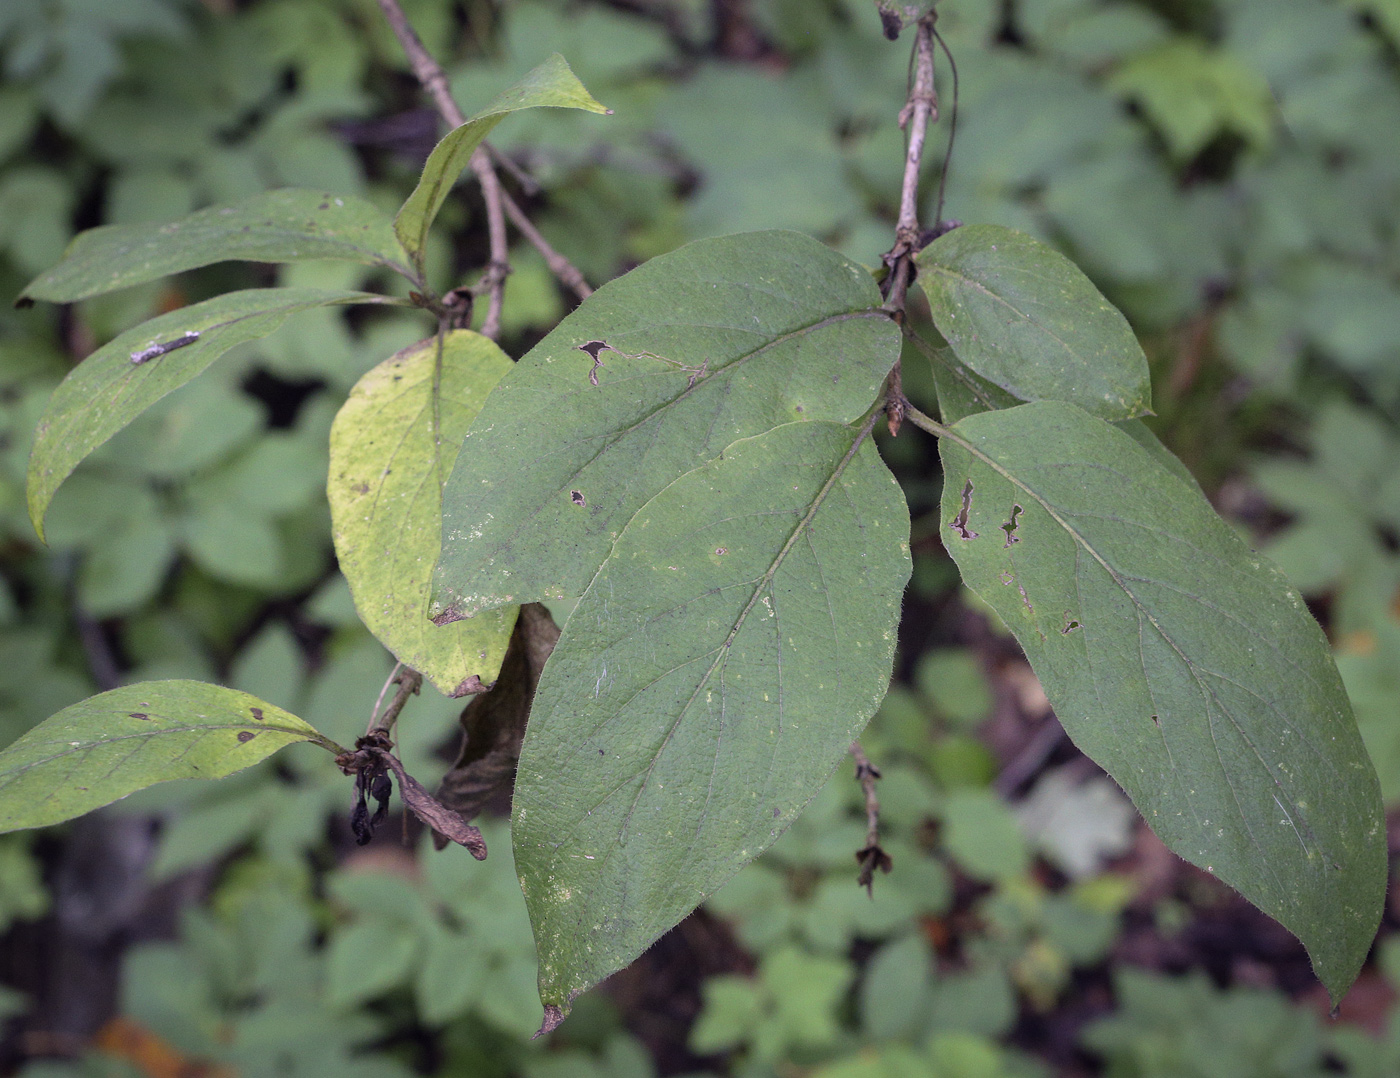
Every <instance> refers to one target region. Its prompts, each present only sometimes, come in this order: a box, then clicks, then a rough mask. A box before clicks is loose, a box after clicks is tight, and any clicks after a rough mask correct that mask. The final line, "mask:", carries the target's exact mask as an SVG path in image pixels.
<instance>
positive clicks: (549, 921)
mask: <svg viewBox="0 0 1400 1078" xmlns="http://www.w3.org/2000/svg"><path fill="white" fill-rule="evenodd" d="M865 429H866V430H868V425H867V427H866V428H865ZM908 527H909V524H908V511H907V509H906V507H905V504H904V499H903V496H902V495H901V493H900V491H899V488H898V486H897V485H896V484H895V482H894V479H893V477H892V476H891V475H890V474H889V472H888V470H887V469H886V468H885V466H884V464H883V463H882V462H881V461H880V459H879V455H878V454H877V453H876V451H875V449H874V446H873V444H871V443H870V442H869V440H868V439H864V440H863V441H862V437H861V435H860V434H858V433H857V432H855V431H853V430H852V429H851V428H850V427H846V426H842V425H839V424H834V423H790V424H785V425H783V426H781V427H778V428H776V429H775V430H772V431H770V432H768V433H766V434H764V435H761V436H759V437H756V438H752V439H746V440H744V441H740V442H737V443H735V444H734V445H731V446H730V447H729V448H727V449H726V450H725V451H724V453H723V455H722V456H721V457H719V458H718V459H716V460H713V461H710V462H709V463H707V464H705V465H703V466H701V467H699V468H696V469H695V470H694V471H691V472H689V473H687V474H686V475H684V476H682V477H681V478H679V479H677V480H676V481H675V482H674V483H672V484H671V485H670V486H668V487H667V488H666V489H665V490H664V491H662V492H661V493H660V494H658V495H657V496H656V497H655V498H653V499H652V500H651V501H650V502H648V503H647V504H646V505H645V506H643V507H642V508H641V509H640V510H639V511H638V512H637V513H636V515H635V516H634V517H633V518H632V520H631V521H630V522H629V523H628V524H627V526H626V528H625V529H624V530H623V532H622V534H621V535H620V536H619V537H618V540H617V542H616V544H615V545H614V546H613V549H612V554H611V555H610V556H609V558H608V559H607V561H606V562H604V564H603V566H602V568H601V569H600V570H599V571H598V573H597V576H596V577H595V578H594V580H593V583H592V584H591V585H590V586H589V588H588V590H587V591H586V592H585V593H584V595H583V597H582V598H581V599H580V600H579V604H578V606H577V608H576V609H575V610H574V613H573V615H572V616H571V617H570V618H569V621H568V623H567V624H566V626H565V628H564V632H563V635H562V636H561V637H560V639H559V643H558V644H557V645H556V647H555V649H554V654H553V656H552V657H551V658H550V660H549V663H548V664H547V665H546V667H545V670H544V674H543V676H542V678H541V680H540V686H539V691H538V692H537V694H536V696H535V703H534V708H533V710H532V712H531V715H530V724H529V726H528V728H527V730H526V735H525V744H524V747H523V749H522V751H521V755H520V767H519V772H518V777H517V779H516V785H515V803H514V810H515V814H514V822H513V828H512V830H513V834H514V842H515V861H516V867H517V868H518V870H519V872H520V879H521V887H522V890H523V891H524V892H525V901H526V905H527V906H528V907H529V910H530V918H531V922H532V924H533V925H534V930H535V942H536V945H537V946H538V949H539V956H540V998H541V999H542V1000H543V1001H544V1003H545V1004H546V1006H547V1007H549V1008H557V1009H558V1011H557V1012H556V1013H555V1015H554V1017H556V1018H557V1017H559V1016H560V1013H561V1012H566V1011H567V1010H568V1007H569V1004H570V1002H571V1000H572V999H573V997H574V996H575V995H577V994H578V993H579V992H581V991H582V990H583V989H585V988H587V987H588V986H589V985H592V984H595V983H597V982H598V981H600V980H602V979H603V978H604V977H606V976H607V975H608V974H610V973H612V972H613V971H614V970H616V969H618V968H620V967H621V966H623V965H625V964H626V963H627V962H629V961H631V960H632V959H633V958H635V957H636V956H637V955H639V954H641V953H642V951H643V950H645V949H646V948H647V947H648V946H650V944H651V943H652V941H654V940H655V939H656V938H657V937H658V936H660V935H661V934H662V933H663V932H665V931H666V930H667V929H669V928H670V927H671V926H672V925H674V924H676V923H677V922H678V921H679V920H680V919H681V918H682V917H684V916H685V915H686V914H687V913H689V912H690V910H691V909H693V908H694V907H695V905H696V904H697V903H698V902H700V901H701V900H702V899H703V898H704V897H705V896H706V895H708V894H709V893H711V892H713V891H714V890H716V889H717V888H718V887H719V886H720V885H721V884H722V883H724V882H725V881H726V880H727V879H729V878H730V877H731V876H733V875H734V873H735V872H737V871H738V870H739V868H741V867H742V866H743V865H744V864H746V863H748V862H749V861H751V860H752V859H753V858H755V857H757V856H758V855H759V854H760V853H761V852H762V851H763V850H764V849H765V848H766V847H767V846H768V845H769V844H770V843H772V842H773V840H774V839H776V838H777V836H778V835H780V834H781V833H782V832H783V831H784V830H785V829H786V828H787V827H788V825H789V824H790V823H791V822H792V820H793V819H794V818H795V817H796V816H797V814H798V813H799V812H800V811H801V809H802V807H803V806H804V805H805V804H806V803H807V801H808V800H809V799H810V798H811V797H812V795H813V794H814V793H815V792H816V791H817V789H818V788H819V787H820V786H821V784H822V782H823V781H824V780H825V779H826V778H827V777H828V776H829V775H830V774H831V772H832V769H833V768H834V767H835V766H836V764H837V762H838V761H839V760H840V759H841V757H842V755H843V754H844V753H845V752H846V750H847V748H848V747H849V746H850V743H851V740H852V739H853V738H854V737H856V736H857V735H858V734H859V733H860V731H861V729H862V728H863V727H864V726H865V723H866V721H867V720H868V719H869V717H870V716H871V715H872V714H873V713H874V711H875V709H876V707H877V706H878V705H879V702H880V699H881V697H883V696H884V693H885V688H886V685H887V683H888V680H889V675H890V666H891V662H892V658H893V649H894V641H895V625H896V623H897V620H898V616H899V604H900V598H901V595H902V593H903V589H904V584H905V582H906V581H907V580H908V577H909V549H908V534H909V533H908Z"/></svg>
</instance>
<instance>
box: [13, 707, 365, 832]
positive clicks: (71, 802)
mask: <svg viewBox="0 0 1400 1078" xmlns="http://www.w3.org/2000/svg"><path fill="white" fill-rule="evenodd" d="M298 741H313V742H315V743H317V744H319V745H322V746H323V747H325V748H327V749H329V750H331V751H332V752H337V753H338V752H341V751H343V750H342V749H341V748H340V746H338V745H336V744H335V743H334V742H332V741H329V740H327V739H326V738H325V737H323V736H322V735H321V734H319V733H317V731H316V730H315V728H314V727H311V726H308V725H307V724H306V723H304V722H302V720H301V719H299V718H297V717H296V716H295V715H292V714H290V713H288V712H286V711H283V710H282V709H281V708H279V707H274V706H273V705H271V704H268V703H264V702H263V701H262V700H259V699H258V698H257V697H256V696H249V695H248V694H247V693H246V692H238V691H236V690H234V689H225V688H223V687H221V686H219V685H208V684H205V683H204V682H202V681H147V682H143V683H142V684H140V685H127V686H124V687H122V688H120V689H113V690H111V691H110V692H104V693H102V694H100V695H98V696H92V697H89V698H88V699H86V700H83V701H82V702H81V703H77V704H74V705H73V706H72V707H66V708H64V709H63V710H62V711H60V712H59V713H58V714H57V715H54V716H53V717H52V718H49V719H46V720H45V721H44V722H41V723H40V724H39V725H38V726H36V727H34V729H32V730H30V731H29V732H28V733H26V734H25V735H24V736H23V737H21V738H20V739H19V740H17V741H16V742H14V744H12V745H10V746H9V747H8V748H7V749H5V750H4V751H3V752H0V831H15V830H18V829H20V828H24V827H47V826H49V825H50V824H56V823H61V822H63V821H64V820H71V819H73V817H75V816H81V815H83V813H85V812H91V811H92V810H93V809H95V808H100V807H101V806H103V805H106V804H109V803H111V802H113V801H116V800H117V799H118V798H122V797H125V796H126V795H127V794H130V793H134V792H135V791H137V790H141V789H144V788H145V787H147V786H152V785H154V784H155V783H157V782H167V781H169V780H170V779H218V778H223V777H224V776H225V775H231V774H233V773H234V772H235V771H241V770H243V769H244V768H245V767H251V766H252V765H253V764H255V763H257V762H258V761H260V760H263V759H266V758H267V757H268V756H271V755H272V754H273V753H274V752H276V751H277V750H278V749H280V748H283V747H284V746H286V745H291V744H294V743H295V742H298Z"/></svg>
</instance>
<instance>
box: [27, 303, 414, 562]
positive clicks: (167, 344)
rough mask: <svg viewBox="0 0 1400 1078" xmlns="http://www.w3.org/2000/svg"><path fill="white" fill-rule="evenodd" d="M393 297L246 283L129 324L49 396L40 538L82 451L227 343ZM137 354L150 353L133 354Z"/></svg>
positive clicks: (37, 511)
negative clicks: (307, 315) (314, 314)
mask: <svg viewBox="0 0 1400 1078" xmlns="http://www.w3.org/2000/svg"><path fill="white" fill-rule="evenodd" d="M394 302H396V301H394V300H391V299H386V298H384V297H383V296H376V295H374V294H372V293H369V292H349V291H342V290H338V289H336V290H331V289H323V288H251V289H247V290H245V291H242V292H229V293H227V294H226V295H222V296H218V297H216V298H214V299H210V300H205V301H204V302H203V303H195V304H192V305H191V306H189V307H181V308H180V309H179V310H176V311H171V312H170V313H169V314H163V315H161V316H160V317H159V318H152V319H151V320H150V321H149V322H143V323H141V325H139V326H137V327H136V328H135V329H130V330H127V331H126V332H125V333H123V334H121V335H120V336H118V337H116V338H115V339H114V340H112V341H111V342H109V343H108V344H106V345H104V346H103V347H101V348H99V349H98V350H97V351H96V352H94V353H93V354H92V355H90V356H88V358H87V359H85V360H83V362H82V363H80V364H78V366H76V367H75V368H73V370H72V371H71V372H70V373H69V375H68V377H67V378H65V379H64V380H63V382H62V383H61V384H60V385H59V387H58V388H57V389H56V390H54V393H53V396H52V397H50V398H49V403H48V407H47V408H46V409H45V410H44V415H43V418H42V419H40V420H39V426H38V428H37V429H36V430H35V432H34V448H33V450H32V451H31V452H30V455H29V480H28V495H29V519H30V520H32V521H33V522H34V528H35V530H36V531H38V533H39V536H40V537H41V538H42V537H43V534H44V514H45V513H46V512H48V508H49V502H50V501H52V499H53V495H54V491H56V490H58V488H59V486H60V485H61V484H62V483H63V481H64V480H65V479H67V478H68V476H69V475H71V474H72V472H73V469H74V468H76V467H77V466H78V465H79V463H81V462H82V460H83V458H84V457H86V456H87V455H88V454H89V453H91V452H92V451H93V450H94V449H96V448H97V447H98V446H100V445H101V444H102V443H103V442H105V441H107V439H108V438H110V437H112V435H114V434H116V433H117V431H119V430H121V429H122V428H123V427H125V426H126V425H127V424H128V423H130V422H131V421H132V420H133V419H135V418H136V417H137V416H138V415H140V414H141V413H142V412H144V411H145V410H146V409H147V408H149V407H150V406H151V405H153V404H155V403H156V401H158V400H160V399H161V398H162V397H164V396H165V395H166V394H167V393H170V392H172V391H174V390H176V389H178V388H180V386H182V385H184V384H185V383H186V382H188V381H189V380H190V379H191V378H194V377H195V376H196V375H197V374H199V373H200V372H201V371H203V370H204V369H205V368H207V367H208V366H209V364H211V363H213V362H214V360H216V359H218V358H219V357H220V356H221V355H223V354H224V353H225V352H227V351H228V350H229V349H230V348H233V347H234V346H235V345H239V344H243V343H244V342H245V341H252V340H257V339H258V338H260V337H266V336H267V335H268V334H269V333H272V332H273V331H274V330H276V329H277V328H278V327H279V326H281V325H282V323H283V322H285V321H286V320H287V318H288V317H289V316H290V315H293V314H296V313H297V312H298V311H307V310H311V309H312V308H313V307H327V306H331V305H335V304H346V303H394ZM191 334H194V335H195V336H194V337H193V338H191V337H190V335H191ZM172 345H173V347H171V346H172ZM162 348H165V349H168V350H167V351H164V352H161V349H162ZM152 353H160V354H152ZM142 356H149V357H150V358H146V359H144V360H142V361H141V362H136V361H135V360H136V359H139V358H140V357H142Z"/></svg>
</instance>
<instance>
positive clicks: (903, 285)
mask: <svg viewBox="0 0 1400 1078" xmlns="http://www.w3.org/2000/svg"><path fill="white" fill-rule="evenodd" d="M937 18H938V13H937V11H930V12H929V13H928V14H927V15H925V16H923V17H922V18H921V19H919V22H918V29H917V32H916V34H915V38H914V57H913V59H914V71H913V77H912V78H911V79H910V80H909V97H908V99H907V100H906V101H905V103H904V108H902V109H901V110H900V112H899V126H900V127H901V128H903V129H904V130H905V131H907V132H908V136H909V138H908V149H907V150H906V152H905V155H904V181H903V183H902V184H901V185H900V193H899V220H898V222H897V223H896V224H895V232H894V235H895V240H894V246H893V247H891V248H890V250H889V252H888V253H887V254H886V255H885V265H886V266H887V267H889V276H888V277H887V278H886V280H885V299H886V302H885V307H886V308H887V309H888V310H889V311H891V312H892V313H893V314H894V315H895V317H896V319H898V320H902V319H903V317H904V305H905V300H906V296H907V293H908V291H909V283H910V282H911V281H912V280H913V279H914V256H915V255H916V254H918V252H919V170H920V167H921V166H922V163H923V157H924V143H925V142H926V141H927V139H928V126H929V124H930V123H934V122H936V121H937V120H938V91H937V90H936V88H935V86H934V81H933V25H934V22H935V21H936V20H937Z"/></svg>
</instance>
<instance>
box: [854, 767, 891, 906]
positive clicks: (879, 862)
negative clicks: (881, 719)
mask: <svg viewBox="0 0 1400 1078" xmlns="http://www.w3.org/2000/svg"><path fill="white" fill-rule="evenodd" d="M851 758H852V759H854V760H855V762H856V781H857V782H859V783H860V788H861V791H862V792H863V793H864V794H865V846H864V848H863V849H861V850H860V851H859V852H858V853H857V854H856V861H858V862H859V863H860V874H859V875H858V876H857V877H856V881H857V882H858V883H859V884H860V886H862V887H864V888H865V889H866V891H867V892H868V893H869V894H870V896H871V897H872V898H873V897H874V896H875V891H874V883H875V870H876V869H879V870H880V871H881V872H888V871H889V870H890V868H891V866H892V865H893V861H891V860H890V855H889V854H887V853H886V852H885V851H884V850H882V849H881V848H880V799H879V798H878V797H876V795H875V783H876V781H878V780H879V778H880V769H879V768H878V767H876V766H875V765H874V764H872V763H871V762H870V758H869V757H868V756H866V755H865V750H864V749H862V748H861V747H860V742H859V741H853V742H851Z"/></svg>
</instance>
